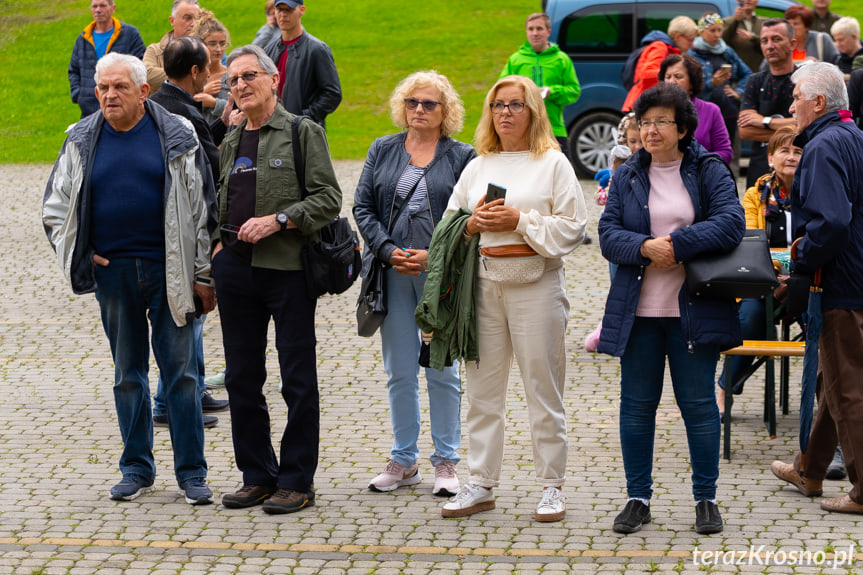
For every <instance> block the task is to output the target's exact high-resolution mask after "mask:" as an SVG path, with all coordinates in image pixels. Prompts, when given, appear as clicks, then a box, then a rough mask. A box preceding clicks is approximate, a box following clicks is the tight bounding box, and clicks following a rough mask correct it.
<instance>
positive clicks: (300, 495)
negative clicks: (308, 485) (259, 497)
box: [263, 489, 315, 515]
mask: <svg viewBox="0 0 863 575" xmlns="http://www.w3.org/2000/svg"><path fill="white" fill-rule="evenodd" d="M314 505H315V490H314V489H309V491H308V492H303V491H294V490H293V489H279V490H278V491H276V492H275V493H274V494H273V496H272V497H270V498H269V499H267V500H266V501H264V505H263V508H264V513H269V514H270V515H278V514H281V513H294V512H295V511H299V510H300V509H305V508H306V507H314Z"/></svg>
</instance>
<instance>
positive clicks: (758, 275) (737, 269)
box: [685, 229, 779, 299]
mask: <svg viewBox="0 0 863 575" xmlns="http://www.w3.org/2000/svg"><path fill="white" fill-rule="evenodd" d="M685 267H686V285H687V286H688V287H689V293H690V294H692V295H694V296H697V297H709V298H728V299H732V298H763V297H764V296H766V295H768V294H770V293H772V292H773V290H774V289H776V287H777V286H778V285H779V281H778V280H777V279H776V271H775V270H774V268H773V260H772V259H771V258H770V248H769V247H768V245H767V233H766V232H765V231H764V230H759V229H750V230H746V232H745V233H744V235H743V239H742V240H741V241H740V244H738V246H737V247H736V248H734V249H733V250H732V251H730V252H728V253H705V254H701V255H699V256H697V257H696V258H695V259H694V260H692V261H690V262H687V263H686V264H685Z"/></svg>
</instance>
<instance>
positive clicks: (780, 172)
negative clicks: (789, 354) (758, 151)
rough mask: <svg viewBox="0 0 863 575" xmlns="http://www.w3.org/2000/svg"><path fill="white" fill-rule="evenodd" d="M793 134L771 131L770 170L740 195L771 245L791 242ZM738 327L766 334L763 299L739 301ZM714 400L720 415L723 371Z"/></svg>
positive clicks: (736, 367)
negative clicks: (765, 233)
mask: <svg viewBox="0 0 863 575" xmlns="http://www.w3.org/2000/svg"><path fill="white" fill-rule="evenodd" d="M796 135H797V128H796V127H795V126H784V127H782V128H780V129H779V130H776V132H775V133H774V134H773V136H772V137H771V138H770V141H769V142H768V143H767V161H768V163H769V164H770V166H771V168H772V169H771V171H770V172H768V173H767V174H764V175H763V176H761V177H760V178H758V180H757V181H756V182H755V185H754V186H752V187H751V188H749V189H748V190H746V194H745V195H744V196H743V210H744V212H745V213H746V227H747V228H748V229H753V228H757V229H762V230H766V232H767V238H768V241H769V242H770V247H772V248H784V247H788V246H790V245H791V240H792V238H791V182H792V180H793V179H794V172H795V170H796V169H797V162H799V161H800V155H801V154H802V153H803V149H802V148H798V147H797V146H795V145H794V137H795V136H796ZM738 313H739V317H740V328H741V330H742V331H743V339H764V338H765V337H766V333H765V325H766V323H767V318H766V317H765V315H764V314H765V313H766V311H765V307H764V300H763V299H744V300H741V301H740V311H739V312H738ZM753 359H754V358H752V357H743V356H738V357H735V358H733V359H732V361H731V381H732V382H736V381H737V379H739V378H740V375H741V374H742V373H743V372H744V371H746V369H747V368H748V367H749V366H750V365H752V360H753ZM717 384H718V386H719V389H718V390H717V392H716V402H717V404H718V405H719V413H720V415H724V413H723V412H724V410H725V370H723V371H722V375H720V376H719V381H717ZM733 393H734V394H735V395H739V394H740V393H743V384H742V383H740V384H739V385H737V386H735V387H734V388H733Z"/></svg>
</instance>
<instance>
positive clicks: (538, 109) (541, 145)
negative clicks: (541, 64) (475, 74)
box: [474, 76, 560, 156]
mask: <svg viewBox="0 0 863 575" xmlns="http://www.w3.org/2000/svg"><path fill="white" fill-rule="evenodd" d="M504 86H520V87H521V89H522V92H523V93H524V103H525V108H527V110H529V111H530V125H529V126H528V128H527V144H528V150H530V152H531V153H532V154H533V155H534V156H541V155H542V154H544V153H545V152H547V151H548V150H558V151H560V144H558V143H557V139H555V137H554V132H552V129H551V124H550V123H549V121H548V113H547V112H546V111H545V102H543V101H542V96H541V95H540V93H539V88H537V87H536V84H534V83H533V81H532V80H531V79H530V78H527V77H525V76H506V77H505V78H501V79H500V80H498V81H497V82H495V85H494V86H492V87H491V90H489V91H488V94H486V96H485V102H483V106H482V117H481V118H480V120H479V125H478V126H477V127H476V133H475V134H474V148H476V153H477V154H479V155H480V156H485V155H488V154H495V153H498V152H502V151H503V147H502V146H501V143H500V136H498V135H497V131H496V130H495V129H494V120H493V118H492V116H493V115H492V113H491V103H492V102H493V101H494V99H495V98H496V97H497V92H498V90H500V89H501V88H503V87H504ZM522 113H523V112H522Z"/></svg>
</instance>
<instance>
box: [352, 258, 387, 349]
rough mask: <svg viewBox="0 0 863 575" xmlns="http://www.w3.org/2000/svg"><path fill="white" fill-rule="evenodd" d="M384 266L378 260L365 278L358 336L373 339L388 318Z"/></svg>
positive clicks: (359, 308)
mask: <svg viewBox="0 0 863 575" xmlns="http://www.w3.org/2000/svg"><path fill="white" fill-rule="evenodd" d="M385 271H386V270H385V268H384V264H383V263H382V262H381V261H380V260H379V259H377V258H375V259H374V261H373V262H372V267H371V269H369V273H368V274H366V277H364V278H363V283H362V286H361V288H360V298H359V300H358V301H357V334H359V335H360V336H362V337H372V336H373V335H375V332H376V331H378V328H379V327H380V326H381V322H383V321H384V318H385V317H386V316H387V298H386V292H385V291H384V290H385V289H386V273H385Z"/></svg>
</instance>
